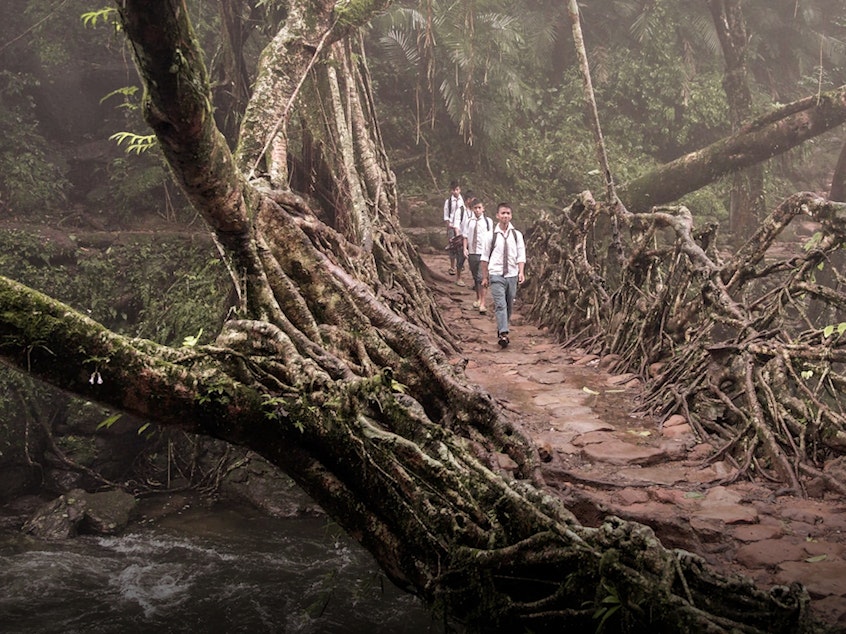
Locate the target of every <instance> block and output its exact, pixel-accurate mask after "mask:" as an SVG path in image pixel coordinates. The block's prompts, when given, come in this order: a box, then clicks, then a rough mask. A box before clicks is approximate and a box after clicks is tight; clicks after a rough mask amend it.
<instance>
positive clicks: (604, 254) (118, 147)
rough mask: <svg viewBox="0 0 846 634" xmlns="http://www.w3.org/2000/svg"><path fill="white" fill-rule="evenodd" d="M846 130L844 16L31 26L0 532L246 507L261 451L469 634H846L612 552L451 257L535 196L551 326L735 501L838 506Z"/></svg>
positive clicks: (539, 6)
mask: <svg viewBox="0 0 846 634" xmlns="http://www.w3.org/2000/svg"><path fill="white" fill-rule="evenodd" d="M844 122H846V11H844V7H843V3H842V1H841V0H807V1H801V0H789V1H788V0H780V1H778V2H773V1H772V0H769V1H753V0H747V1H745V2H743V1H741V0H708V1H706V2H701V1H698V2H694V1H692V0H691V1H683V2H668V1H663V0H662V1H658V2H654V1H653V2H642V1H639V0H628V1H621V2H595V3H586V4H585V5H584V6H579V5H578V3H576V2H575V1H571V2H566V3H531V4H521V3H503V2H496V1H492V2H487V1H486V2H482V3H479V2H460V1H459V2H456V3H452V4H441V3H434V2H423V3H418V2H393V3H391V2H387V1H385V2H380V1H377V2H371V3H356V2H350V3H346V4H338V5H335V4H333V3H330V2H322V1H320V0H311V1H300V0H296V1H292V2H287V3H286V2H275V1H270V2H268V1H256V2H251V1H250V0H243V1H241V0H238V1H235V2H223V1H221V2H216V1H215V2H204V3H194V2H181V1H177V0H157V1H156V2H141V1H139V0H125V1H121V2H116V3H114V5H109V6H103V7H101V8H92V7H91V6H90V5H89V4H88V3H84V2H81V0H61V1H56V2H30V1H26V0H13V1H12V2H11V3H10V6H9V9H8V10H7V12H6V18H5V19H4V21H3V24H2V25H0V130H2V134H0V209H2V219H0V240H2V241H3V243H4V245H3V246H4V248H3V249H2V251H0V262H2V270H0V273H2V275H3V277H2V278H0V279H2V282H0V304H2V311H0V313H2V317H0V354H2V357H3V360H4V362H5V363H6V364H8V366H9V368H4V369H3V372H2V374H0V381H2V382H3V384H4V389H3V390H2V394H3V396H2V397H0V411H2V412H3V415H2V417H0V474H2V478H1V479H2V484H0V502H3V503H12V502H13V501H15V500H19V499H21V498H23V497H25V496H34V497H35V498H38V499H39V500H42V501H43V500H49V499H53V498H56V496H62V495H64V494H67V493H68V492H69V491H72V490H77V489H84V490H86V491H89V492H95V491H103V490H120V491H123V492H125V493H128V494H131V496H134V497H141V496H146V495H150V494H153V493H157V494H164V493H167V492H170V491H174V490H177V489H180V490H186V489H193V490H197V491H200V492H202V493H203V494H205V495H208V496H217V495H219V494H220V490H221V485H222V482H223V481H224V480H226V478H227V476H229V475H230V474H231V473H232V472H234V471H236V470H237V469H238V468H240V467H242V466H243V464H244V462H245V460H247V459H246V458H245V455H246V456H249V455H251V454H255V455H257V456H261V459H262V460H264V461H266V463H267V464H268V465H273V469H270V468H268V471H269V472H273V471H275V470H276V469H278V471H279V472H281V473H284V474H286V476H287V477H290V478H291V480H292V481H293V482H295V483H296V484H297V485H298V486H299V487H300V488H302V489H303V490H304V491H305V493H306V494H308V496H309V497H310V498H311V500H313V502H314V503H315V504H317V505H319V506H320V507H321V509H322V510H323V511H324V512H325V513H326V514H327V515H328V516H329V517H331V518H332V520H333V521H335V522H337V524H338V525H340V526H341V527H342V528H343V529H344V530H345V531H346V532H347V533H348V534H349V535H350V536H351V537H352V538H353V539H355V540H356V541H358V542H359V543H361V544H362V545H363V546H364V547H365V548H366V549H367V550H368V551H370V553H371V554H372V555H373V557H374V558H375V560H376V561H377V563H378V564H379V566H380V567H381V569H382V571H383V572H384V574H385V576H386V577H387V578H388V579H390V580H391V581H392V582H393V583H394V584H396V585H397V586H398V587H399V588H401V589H403V590H406V591H408V592H411V593H413V594H415V595H416V596H419V597H420V598H421V599H422V600H423V601H424V602H425V603H426V604H427V605H429V606H432V608H433V610H435V612H436V613H437V614H441V615H443V617H444V619H449V620H450V621H451V622H454V623H455V624H456V627H458V626H460V627H466V628H468V629H469V630H470V631H552V630H553V629H557V630H560V629H562V628H565V627H577V628H591V629H592V630H597V631H600V630H601V631H631V632H640V631H667V632H670V631H672V632H677V631H691V632H696V631H733V630H736V631H749V632H804V631H826V630H827V629H830V628H831V627H834V625H833V624H831V623H824V622H822V621H821V620H820V616H819V614H818V613H817V612H816V611H815V610H814V604H813V601H812V599H813V598H815V597H811V596H810V595H809V594H808V592H807V590H806V589H805V588H803V587H802V586H801V584H793V585H790V586H778V587H773V588H759V587H757V586H755V584H754V583H751V582H748V581H738V580H737V579H735V578H732V577H729V576H726V575H725V574H723V573H720V572H716V571H714V570H712V569H710V568H709V567H708V565H707V564H706V563H705V562H704V560H702V559H701V558H699V557H698V556H697V554H696V553H688V552H685V551H681V550H678V549H671V548H667V547H665V546H663V545H662V544H661V542H660V541H659V540H658V539H656V538H655V535H654V533H652V531H651V529H650V528H649V526H648V522H647V523H646V524H640V523H637V522H633V521H624V520H620V519H618V518H615V517H610V516H609V517H608V518H606V519H605V521H604V522H603V523H602V524H601V525H600V526H599V527H595V526H587V525H585V523H584V522H582V521H581V519H580V518H579V516H578V513H576V512H575V510H574V509H571V508H568V507H567V503H566V501H565V500H563V499H562V498H560V497H559V496H557V495H556V493H555V491H554V490H553V489H552V488H551V487H549V486H548V484H549V483H548V482H545V480H544V475H543V473H542V469H541V465H542V463H543V462H544V460H545V457H544V455H543V451H539V449H538V447H537V446H536V445H535V443H534V441H533V439H532V438H531V437H530V435H529V434H527V433H526V431H525V429H523V428H522V427H521V422H520V420H519V416H518V415H515V413H514V412H513V411H507V410H505V409H504V408H502V407H501V406H500V404H499V403H498V401H497V399H496V395H495V394H494V395H492V394H489V393H487V392H486V391H485V390H484V389H482V388H480V387H479V386H478V385H475V384H474V383H472V382H471V381H469V380H468V378H467V376H466V374H465V371H464V370H465V367H466V364H467V359H466V356H467V355H469V354H470V353H469V352H468V351H467V350H463V349H462V348H461V345H460V342H459V341H458V340H457V338H456V332H455V328H454V327H453V325H452V324H450V323H449V321H447V320H445V318H444V314H443V313H442V312H441V310H440V309H439V307H438V304H437V302H436V301H435V298H434V297H433V296H432V294H431V292H430V289H429V287H427V283H429V282H431V281H433V280H436V281H441V282H442V281H443V277H444V276H443V272H442V271H436V270H433V269H431V268H430V267H428V266H427V265H426V264H425V262H424V260H423V258H421V256H420V253H421V252H423V251H426V250H427V249H428V250H432V249H434V250H442V249H443V246H444V244H443V242H444V241H445V238H444V227H443V221H442V210H443V204H444V199H445V198H446V196H447V195H448V193H449V183H450V181H452V180H459V181H460V182H461V184H462V187H463V189H464V191H465V193H466V192H467V191H468V190H472V192H473V194H474V195H476V196H479V197H481V198H482V199H483V200H484V201H485V202H486V204H487V206H488V211H489V213H490V214H491V215H492V214H493V211H494V210H495V208H496V203H497V202H498V201H510V203H511V204H512V205H513V207H514V209H515V225H517V226H518V227H519V228H520V229H521V230H522V231H523V232H524V234H525V237H526V243H527V250H528V254H529V257H528V261H527V264H526V273H527V283H526V284H525V286H524V287H523V290H521V294H522V297H523V301H525V303H526V305H527V307H528V314H527V318H529V319H531V321H532V322H533V323H534V324H535V325H536V326H537V327H538V328H540V329H543V330H544V331H545V332H546V333H548V334H549V335H551V336H552V337H554V339H555V340H556V341H557V342H559V343H560V344H562V345H563V346H564V347H565V348H568V349H574V350H575V349H578V350H580V351H582V352H583V353H586V354H594V355H597V357H601V358H602V359H603V360H604V364H605V368H606V369H607V370H608V371H612V372H615V373H617V374H626V375H631V376H632V377H636V378H637V379H638V380H639V381H640V385H642V389H641V390H640V391H639V396H638V398H637V399H635V402H634V403H632V412H635V413H641V414H644V415H646V414H648V415H649V416H654V417H656V418H657V419H658V420H660V421H667V420H669V419H670V418H671V417H673V416H681V417H683V418H684V420H685V421H686V422H687V424H689V425H690V428H691V430H692V433H693V434H695V436H696V437H697V438H698V439H699V440H700V441H707V442H708V443H709V445H710V446H711V447H713V452H712V454H711V455H709V456H707V457H706V458H705V462H706V463H709V462H710V463H714V462H717V461H720V462H721V463H723V462H724V463H725V464H727V465H729V467H730V469H729V473H727V474H726V475H725V477H724V478H723V479H722V481H721V483H720V484H731V483H735V482H741V481H749V482H756V483H764V484H766V486H769V487H771V488H772V490H773V491H774V493H773V495H783V496H793V497H796V498H800V499H804V498H808V497H813V498H815V499H820V500H825V501H830V503H831V504H832V505H833V506H837V505H839V504H841V503H842V496H843V495H844V493H846V478H844V475H843V474H844V468H843V465H844V458H843V453H844V450H846V411H844V408H843V402H842V398H841V396H840V393H841V391H842V388H843V385H844V383H846V367H844V362H846V352H844V350H846V314H844V308H846V290H844V278H843V249H842V247H843V243H844V240H846V202H844V200H846V144H844V137H843V124H844ZM494 334H495V333H494ZM461 356H465V359H464V361H459V362H456V361H455V359H456V357H461ZM48 385H50V386H52V387H48ZM212 439H214V441H212ZM245 452H246V453H245ZM497 456H500V457H501V456H507V457H508V461H509V466H508V468H504V467H503V463H502V460H500V458H497ZM271 477H272V476H271V475H268V476H267V478H268V479H269V478H271ZM65 501H66V500H65ZM265 505H267V501H265ZM54 510H55V509H54ZM60 510H61V509H60ZM83 515H84V514H83ZM81 517H82V516H80V518H81ZM80 521H81V520H80ZM28 526H30V527H31V526H33V524H32V523H30V524H28ZM7 527H9V526H7ZM75 530H76V529H75V528H74V531H75ZM71 532H73V531H71Z"/></svg>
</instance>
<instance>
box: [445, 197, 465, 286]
mask: <svg viewBox="0 0 846 634" xmlns="http://www.w3.org/2000/svg"><path fill="white" fill-rule="evenodd" d="M459 208H462V209H463V208H464V199H463V198H462V197H461V185H459V183H458V181H452V182H451V183H450V184H449V196H448V197H447V199H446V200H445V201H444V226H446V230H447V245H449V242H450V240H452V238H453V237H454V236H455V232H454V231H453V227H452V217H453V212H454V211H455V210H456V209H459ZM455 256H456V252H455V249H449V274H450V275H455V259H456V258H455Z"/></svg>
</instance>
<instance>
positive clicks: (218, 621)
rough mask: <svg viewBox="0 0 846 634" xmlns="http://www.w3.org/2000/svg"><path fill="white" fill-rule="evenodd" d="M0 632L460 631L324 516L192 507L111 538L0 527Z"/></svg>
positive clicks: (411, 632) (410, 632)
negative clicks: (49, 538)
mask: <svg viewBox="0 0 846 634" xmlns="http://www.w3.org/2000/svg"><path fill="white" fill-rule="evenodd" d="M0 630H1V631H2V632H4V634H13V633H24V632H26V633H28V634H33V633H42V632H45V633H46V632H56V633H62V634H67V633H73V632H80V633H82V632H85V633H111V632H115V633H117V632H121V633H125V632H133V633H135V632H159V633H162V632H168V633H170V632H196V631H198V630H204V631H210V632H279V633H281V632H290V633H320V634H323V633H332V632H338V633H341V632H350V633H357V632H368V633H372V632H391V633H402V632H407V633H409V634H417V633H430V632H431V633H442V632H445V631H455V630H448V629H447V628H446V627H445V625H444V623H443V620H442V619H439V618H437V617H436V616H434V615H433V613H431V612H430V611H428V610H427V609H426V607H425V606H424V605H423V604H422V603H421V602H420V601H419V600H417V599H416V598H414V597H413V596H411V595H408V594H406V593H404V592H401V591H400V590H399V589H397V588H396V587H395V586H393V585H392V584H391V582H390V581H388V580H387V579H386V578H385V576H384V575H383V574H382V573H381V572H380V571H379V568H378V566H377V565H376V564H375V562H374V561H373V559H372V557H371V556H370V554H369V553H367V552H366V551H365V550H364V549H362V548H361V547H360V546H358V545H357V544H356V543H354V542H352V541H351V540H350V539H349V538H348V537H347V536H346V535H344V534H343V533H342V532H341V531H340V530H339V529H338V528H337V527H334V526H332V525H331V524H330V523H329V521H328V520H326V519H325V518H324V519H314V518H308V519H273V518H269V517H266V516H263V515H259V514H258V513H255V512H253V511H250V510H248V509H241V508H236V509H232V508H226V509H224V510H219V509H216V510H214V511H209V510H205V509H197V510H195V509H190V510H187V511H184V512H183V513H181V514H179V515H173V516H169V517H166V518H164V519H162V520H161V521H159V522H157V523H156V524H155V525H154V526H153V525H151V526H143V525H141V526H138V525H135V526H133V527H132V528H131V529H130V531H128V532H127V533H125V534H123V535H121V536H117V537H103V536H80V537H78V538H76V539H71V540H68V541H64V542H43V541H38V540H33V539H31V538H29V537H27V536H24V535H21V534H20V533H15V532H7V533H2V534H0Z"/></svg>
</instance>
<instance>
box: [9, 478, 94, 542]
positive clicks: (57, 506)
mask: <svg viewBox="0 0 846 634" xmlns="http://www.w3.org/2000/svg"><path fill="white" fill-rule="evenodd" d="M84 517H85V491H83V490H82V489H74V490H72V491H69V492H68V493H65V494H64V495H60V496H59V497H57V498H56V499H55V500H52V501H51V502H48V503H47V504H44V505H43V506H41V507H40V508H39V509H38V510H37V511H36V512H35V514H34V515H33V516H32V517H31V518H30V519H29V520H27V522H26V523H25V524H24V525H23V527H22V528H21V530H22V531H23V532H24V533H29V534H30V535H33V536H34V537H38V538H39V539H45V540H48V541H58V540H62V539H70V538H71V537H75V536H76V534H77V529H78V527H79V524H80V523H81V522H82V520H83V518H84Z"/></svg>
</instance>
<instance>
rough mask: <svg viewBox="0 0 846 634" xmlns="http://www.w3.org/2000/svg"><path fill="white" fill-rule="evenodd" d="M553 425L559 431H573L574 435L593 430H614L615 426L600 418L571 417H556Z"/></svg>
mask: <svg viewBox="0 0 846 634" xmlns="http://www.w3.org/2000/svg"><path fill="white" fill-rule="evenodd" d="M552 426H553V427H554V428H555V429H556V430H559V431H563V432H568V433H571V434H572V435H574V436H580V435H583V434H588V433H591V432H613V431H614V427H613V426H611V425H609V424H608V423H604V422H602V421H601V420H599V419H596V420H590V419H583V418H571V419H560V418H559V419H555V420H554V421H552Z"/></svg>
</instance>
